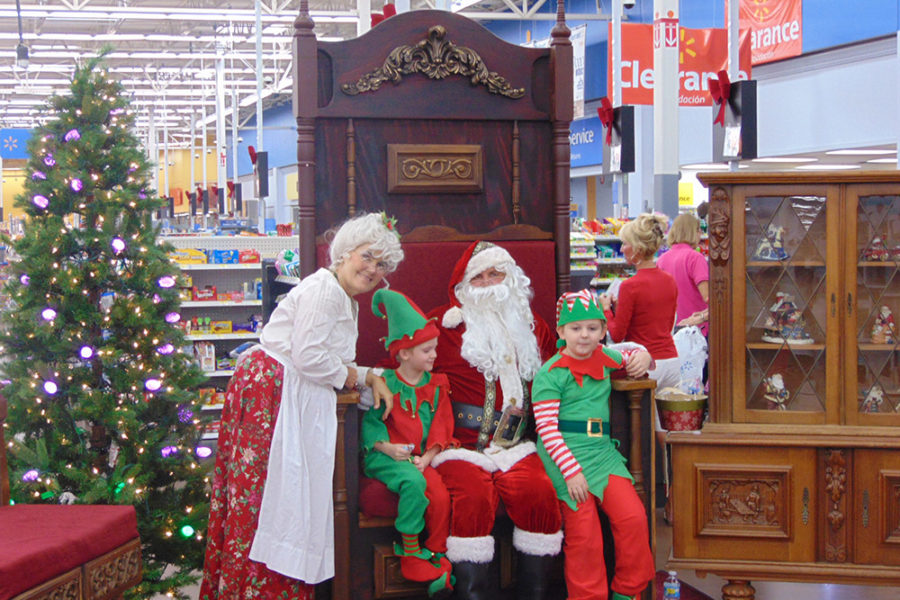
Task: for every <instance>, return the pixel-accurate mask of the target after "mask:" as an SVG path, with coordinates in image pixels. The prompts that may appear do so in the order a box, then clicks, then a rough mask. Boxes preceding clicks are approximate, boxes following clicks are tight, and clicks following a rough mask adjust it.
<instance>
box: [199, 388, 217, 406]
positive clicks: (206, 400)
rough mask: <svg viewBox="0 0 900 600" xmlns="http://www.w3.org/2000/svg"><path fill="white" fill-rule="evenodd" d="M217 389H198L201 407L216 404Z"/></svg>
mask: <svg viewBox="0 0 900 600" xmlns="http://www.w3.org/2000/svg"><path fill="white" fill-rule="evenodd" d="M216 391H217V390H216V388H214V387H201V388H197V398H198V399H199V400H200V404H201V405H209V404H215V403H216Z"/></svg>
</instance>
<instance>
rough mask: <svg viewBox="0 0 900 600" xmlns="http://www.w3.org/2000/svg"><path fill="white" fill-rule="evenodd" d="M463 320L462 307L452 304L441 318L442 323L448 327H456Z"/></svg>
mask: <svg viewBox="0 0 900 600" xmlns="http://www.w3.org/2000/svg"><path fill="white" fill-rule="evenodd" d="M462 322H463V314H462V309H461V308H460V307H458V306H451V307H450V308H448V309H447V312H445V313H444V317H443V318H442V319H441V325H443V326H444V327H445V328H447V329H456V328H457V327H459V325H460V323H462Z"/></svg>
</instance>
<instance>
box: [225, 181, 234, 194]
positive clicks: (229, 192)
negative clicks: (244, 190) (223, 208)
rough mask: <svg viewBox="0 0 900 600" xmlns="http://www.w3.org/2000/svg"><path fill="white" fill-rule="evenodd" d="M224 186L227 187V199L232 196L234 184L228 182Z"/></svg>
mask: <svg viewBox="0 0 900 600" xmlns="http://www.w3.org/2000/svg"><path fill="white" fill-rule="evenodd" d="M226 185H227V186H228V197H229V198H231V197H232V196H234V182H233V181H228V182H226Z"/></svg>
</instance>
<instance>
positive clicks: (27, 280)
mask: <svg viewBox="0 0 900 600" xmlns="http://www.w3.org/2000/svg"><path fill="white" fill-rule="evenodd" d="M19 283H21V284H22V285H28V284H29V283H31V277H29V276H28V273H22V274H21V275H19Z"/></svg>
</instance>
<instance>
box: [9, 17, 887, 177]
mask: <svg viewBox="0 0 900 600" xmlns="http://www.w3.org/2000/svg"><path fill="white" fill-rule="evenodd" d="M440 1H441V0H410V4H411V8H412V9H419V8H434V7H435V6H436V4H437V3H438V2H440ZM444 1H445V2H447V3H448V4H450V5H451V6H454V5H455V4H456V2H459V1H461V0H453V2H452V3H451V0H444ZM464 1H465V4H466V6H465V8H464V11H463V14H465V15H467V16H470V17H473V18H483V19H484V20H490V19H499V18H503V19H517V18H518V19H527V20H533V19H535V18H536V16H535V13H536V11H538V10H539V9H540V8H541V7H542V6H543V5H544V3H545V2H546V1H551V2H552V0H538V1H537V2H531V3H529V2H528V0H480V1H478V0H475V1H474V3H473V2H472V0H464ZM308 3H309V9H310V12H311V14H312V16H313V20H314V22H315V23H316V27H315V33H316V35H317V36H318V37H319V38H320V39H325V40H341V39H349V38H352V37H356V36H357V35H358V34H357V31H358V25H357V23H358V21H359V17H358V15H359V14H360V13H359V8H358V6H363V7H365V6H366V5H368V4H369V3H371V10H372V11H375V12H380V11H381V10H382V7H383V4H384V0H308ZM20 5H21V16H22V19H21V29H22V38H23V40H24V44H25V45H26V46H27V47H28V54H29V66H28V68H27V69H22V68H19V67H18V66H17V59H16V46H17V45H18V44H19V27H18V20H17V11H16V3H15V2H14V1H13V2H10V0H0V128H30V127H32V126H34V125H35V124H36V122H37V120H38V119H39V118H40V116H41V114H42V110H41V105H42V103H43V102H44V101H45V100H46V98H47V97H48V96H50V95H51V94H53V93H64V92H65V91H66V90H67V89H68V87H69V80H70V77H71V75H72V72H73V71H74V69H75V65H76V64H77V63H80V62H82V61H84V60H85V59H87V58H89V57H91V56H93V55H95V54H96V53H97V52H98V51H99V50H100V49H101V48H102V47H104V46H106V45H109V46H111V47H112V53H111V54H109V56H108V58H107V64H108V66H109V70H110V72H111V73H112V74H113V76H114V77H116V78H117V79H119V80H120V81H121V82H122V84H123V85H124V87H125V89H126V91H127V92H128V93H129V94H131V96H132V102H133V105H134V107H135V108H136V109H137V114H138V129H139V135H142V136H144V135H146V132H147V128H148V123H149V120H150V118H151V115H152V118H153V121H154V122H155V124H156V128H157V132H158V138H157V139H158V140H159V141H160V144H162V140H163V135H164V134H165V136H166V139H168V142H169V145H170V147H179V146H182V147H185V146H188V145H189V144H190V131H191V128H190V124H191V122H192V119H193V120H195V121H197V122H200V121H202V120H204V119H205V121H206V123H207V125H206V127H207V131H208V132H209V133H210V135H212V134H214V132H215V122H214V118H215V117H214V113H215V110H216V99H215V87H216V79H215V75H216V70H215V67H216V58H217V56H218V54H217V52H219V51H221V52H223V53H224V56H225V61H224V79H225V82H226V84H225V112H226V115H227V116H226V130H228V131H230V130H231V126H232V123H231V112H232V110H231V106H232V102H233V100H235V101H236V103H237V105H238V106H239V110H238V126H242V125H243V124H245V123H246V122H247V121H248V120H249V119H251V118H252V117H253V115H255V113H256V86H257V74H256V33H255V31H256V30H255V2H254V0H229V1H227V2H222V1H221V0H20ZM598 5H599V4H598ZM299 6H300V0H262V1H261V4H260V10H261V18H262V24H263V27H262V32H263V33H262V38H263V51H262V66H263V69H262V72H263V80H264V83H263V107H264V108H267V107H269V106H273V105H277V104H281V103H285V102H290V100H291V86H292V78H291V72H290V65H291V36H292V34H293V21H294V19H295V18H296V16H297V14H298V12H299ZM363 10H364V8H363ZM537 16H539V17H549V18H552V14H544V15H537ZM579 16H584V15H579ZM589 18H594V19H607V18H609V17H608V15H602V14H596V15H589ZM195 139H197V144H200V141H199V140H200V138H199V136H198V137H197V138H195ZM866 150H887V151H889V152H890V153H888V154H860V155H833V154H826V153H825V152H816V153H806V154H802V155H797V156H794V157H788V158H795V159H801V158H802V159H815V160H814V161H810V162H809V163H807V165H855V166H856V167H857V168H867V169H868V168H876V169H896V168H897V162H896V158H897V156H896V147H894V146H891V147H876V148H868V149H866ZM876 159H881V160H890V159H893V160H892V161H891V162H882V163H873V162H870V161H872V160H876ZM803 164H804V163H801V162H786V163H763V162H751V161H743V162H742V163H741V167H742V168H749V169H752V170H772V169H777V170H786V169H793V168H795V167H798V166H801V165H803ZM719 166H720V167H723V165H719ZM684 168H685V169H689V170H695V169H692V168H691V167H690V166H686V167H684ZM699 170H708V165H701V166H700V169H699Z"/></svg>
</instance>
